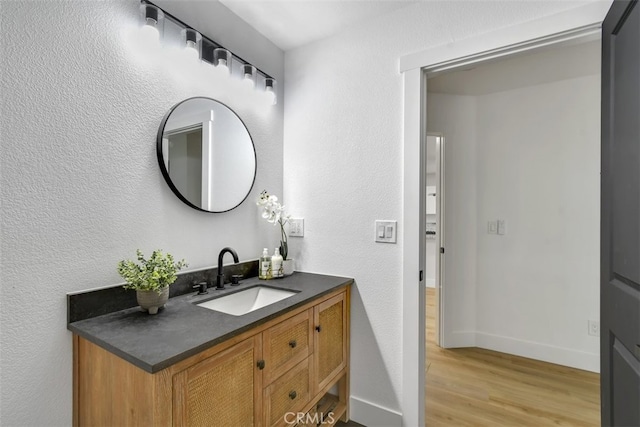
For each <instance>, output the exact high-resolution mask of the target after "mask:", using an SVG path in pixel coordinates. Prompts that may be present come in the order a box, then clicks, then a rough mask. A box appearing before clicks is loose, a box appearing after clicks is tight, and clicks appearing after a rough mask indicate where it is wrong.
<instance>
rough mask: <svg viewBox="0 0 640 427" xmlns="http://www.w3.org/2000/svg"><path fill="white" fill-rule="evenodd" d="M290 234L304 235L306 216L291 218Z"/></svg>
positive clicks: (295, 235)
mask: <svg viewBox="0 0 640 427" xmlns="http://www.w3.org/2000/svg"><path fill="white" fill-rule="evenodd" d="M289 236H291V237H304V218H289Z"/></svg>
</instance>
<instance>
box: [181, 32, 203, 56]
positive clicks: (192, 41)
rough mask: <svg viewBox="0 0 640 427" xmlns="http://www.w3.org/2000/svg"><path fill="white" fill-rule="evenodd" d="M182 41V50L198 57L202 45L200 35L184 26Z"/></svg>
mask: <svg viewBox="0 0 640 427" xmlns="http://www.w3.org/2000/svg"><path fill="white" fill-rule="evenodd" d="M182 42H183V43H184V51H185V53H186V54H187V55H189V57H192V58H194V59H200V48H201V46H202V36H201V35H200V33H199V32H197V31H196V30H193V29H191V28H185V29H183V30H182Z"/></svg>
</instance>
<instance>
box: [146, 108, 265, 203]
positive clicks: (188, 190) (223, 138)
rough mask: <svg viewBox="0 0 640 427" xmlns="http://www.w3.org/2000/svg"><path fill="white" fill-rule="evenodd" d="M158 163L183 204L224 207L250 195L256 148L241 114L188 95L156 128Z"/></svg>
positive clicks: (253, 179) (254, 172)
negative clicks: (241, 118) (157, 128)
mask: <svg viewBox="0 0 640 427" xmlns="http://www.w3.org/2000/svg"><path fill="white" fill-rule="evenodd" d="M157 152H158V163H159V165H160V170H161V171H162V175H163V176H164V179H165V180H166V181H167V184H169V187H171V190H173V192H174V193H175V194H176V196H178V197H179V198H180V200H182V201H183V202H185V203H186V204H187V205H189V206H191V207H192V208H195V209H198V210H201V211H205V212H226V211H229V210H231V209H233V208H235V207H237V206H238V205H240V204H241V203H242V202H243V201H244V200H245V199H246V198H247V196H248V195H249V192H250V191H251V188H252V187H253V182H254V181H255V177H256V150H255V147H254V145H253V141H252V140H251V135H249V131H248V130H247V127H246V126H245V125H244V123H243V122H242V120H240V117H238V116H237V114H236V113H234V112H233V110H231V109H230V108H229V107H227V106H226V105H224V104H222V103H220V102H218V101H215V100H213V99H211V98H204V97H196V98H189V99H186V100H184V101H182V102H180V103H178V104H176V105H175V106H173V108H171V109H170V110H169V112H168V113H167V114H166V115H165V116H164V119H162V123H161V124H160V129H159V130H158V142H157Z"/></svg>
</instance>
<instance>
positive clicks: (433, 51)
mask: <svg viewBox="0 0 640 427" xmlns="http://www.w3.org/2000/svg"><path fill="white" fill-rule="evenodd" d="M608 7H609V5H608V4H603V3H601V2H593V3H590V4H588V5H584V6H580V7H578V8H573V9H570V10H568V11H566V12H561V13H558V14H556V15H553V16H549V17H544V18H540V19H537V20H535V21H531V22H528V23H526V24H521V25H517V26H514V27H508V28H504V29H502V30H496V31H494V32H491V33H487V34H485V35H483V36H479V37H476V38H474V39H473V40H471V39H469V40H462V41H457V42H455V43H453V44H450V45H447V46H440V47H434V48H429V49H426V50H424V51H422V52H417V53H414V54H409V55H406V56H403V57H401V58H400V72H401V73H402V74H403V80H404V85H403V87H404V108H403V116H404V136H403V139H404V150H403V158H404V168H403V223H404V227H403V230H402V236H403V243H402V245H403V275H402V288H403V295H402V304H403V331H402V334H403V352H402V360H403V363H402V379H403V381H402V390H403V392H402V395H403V399H402V403H401V405H402V415H403V423H404V424H406V425H424V423H425V411H424V408H425V406H424V402H425V399H424V397H425V395H424V392H425V390H424V385H425V375H424V373H425V367H426V366H425V357H424V356H425V355H424V351H425V304H426V301H425V294H426V291H425V286H424V284H423V283H422V280H421V279H419V277H421V275H420V274H418V273H420V271H423V270H424V265H425V263H424V256H425V252H424V239H423V237H424V233H425V229H424V221H423V215H424V207H425V200H424V195H423V191H424V188H423V187H421V186H423V185H424V184H423V183H422V181H421V177H422V176H423V175H422V174H423V168H424V161H423V154H424V149H425V147H424V143H425V140H426V135H427V123H426V114H425V112H426V111H427V92H426V88H427V73H435V72H442V71H444V70H447V69H453V68H460V67H462V66H463V65H472V64H476V63H480V62H482V61H485V60H489V59H496V58H499V57H505V56H508V55H513V54H517V53H519V52H525V51H527V50H531V49H534V48H538V47H543V46H551V45H556V46H559V45H561V44H567V43H572V42H573V41H574V40H576V39H583V40H584V38H588V37H600V34H601V30H600V28H601V25H602V20H603V17H604V16H605V15H606V13H607V11H608ZM439 130H441V131H443V132H445V134H446V135H447V140H448V141H449V142H448V150H447V152H448V154H449V153H450V152H451V147H452V145H451V143H450V136H451V135H449V133H448V132H447V131H446V130H443V129H439ZM449 171H450V170H449V169H447V171H446V172H445V173H449ZM447 182H448V183H449V184H450V183H451V180H450V179H448V180H447ZM416 194H417V195H418V198H416ZM451 194H452V193H451V191H450V190H449V191H448V197H447V199H448V200H449V199H450V197H451ZM452 214H454V213H452V212H448V216H450V215H452ZM450 238H451V236H447V240H448V241H449V240H450ZM450 279H451V278H448V277H446V280H447V282H450V281H451V280H450ZM445 287H446V285H445ZM445 311H446V310H445ZM474 316H475V314H474ZM416 372H418V375H416Z"/></svg>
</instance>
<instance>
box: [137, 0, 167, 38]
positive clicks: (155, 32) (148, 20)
mask: <svg viewBox="0 0 640 427" xmlns="http://www.w3.org/2000/svg"><path fill="white" fill-rule="evenodd" d="M163 27H164V12H162V10H160V9H159V8H157V7H156V6H154V5H152V4H146V3H143V4H141V5H140V35H141V37H142V38H144V39H145V40H149V41H151V42H157V41H158V40H160V36H161V35H162V30H163Z"/></svg>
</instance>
